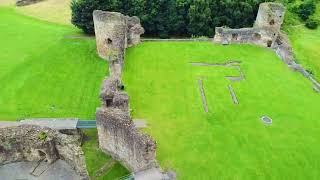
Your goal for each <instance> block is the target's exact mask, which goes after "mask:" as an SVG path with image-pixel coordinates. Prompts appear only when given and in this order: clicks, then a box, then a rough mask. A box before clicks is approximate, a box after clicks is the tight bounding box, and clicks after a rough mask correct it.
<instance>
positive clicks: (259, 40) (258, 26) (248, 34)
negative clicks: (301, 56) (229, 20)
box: [214, 3, 285, 47]
mask: <svg viewBox="0 0 320 180" xmlns="http://www.w3.org/2000/svg"><path fill="white" fill-rule="evenodd" d="M284 13H285V8H284V7H283V5H282V4H279V3H261V4H260V6H259V11H258V15H257V18H256V21H255V25H254V27H253V28H242V29H229V28H222V27H217V28H216V31H215V37H214V42H217V43H223V44H230V43H250V44H256V45H261V46H264V47H272V46H273V44H274V43H275V41H276V39H277V38H278V36H279V33H280V28H281V25H282V23H283V19H284Z"/></svg>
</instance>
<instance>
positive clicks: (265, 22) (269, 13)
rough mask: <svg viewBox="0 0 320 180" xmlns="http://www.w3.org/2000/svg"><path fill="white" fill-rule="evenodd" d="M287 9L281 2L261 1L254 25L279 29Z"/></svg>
mask: <svg viewBox="0 0 320 180" xmlns="http://www.w3.org/2000/svg"><path fill="white" fill-rule="evenodd" d="M285 11H286V8H285V7H284V6H283V5H282V4H280V3H261V4H260V6H259V11H258V14H257V18H256V21H255V24H254V27H256V28H269V29H270V30H274V31H279V30H280V28H281V25H282V23H283V19H284V14H285Z"/></svg>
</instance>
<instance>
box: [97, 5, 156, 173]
mask: <svg viewBox="0 0 320 180" xmlns="http://www.w3.org/2000/svg"><path fill="white" fill-rule="evenodd" d="M93 17H94V24H95V32H96V39H97V49H98V53H99V55H100V57H102V58H103V59H106V60H107V61H108V62H109V69H110V76H109V77H107V78H106V79H105V80H104V82H103V86H102V88H101V93H100V98H101V101H102V106H101V107H100V108H98V109H97V113H96V119H97V129H98V135H99V146H100V148H101V149H102V150H103V151H105V152H106V153H108V154H110V155H111V156H112V157H113V158H114V159H117V160H119V161H120V162H121V163H122V164H123V165H124V166H125V167H127V168H128V169H129V170H131V171H134V172H136V171H141V170H145V169H149V168H152V167H158V163H157V161H156V142H155V141H154V140H153V139H152V138H151V137H150V136H149V135H146V134H144V133H142V132H140V131H139V130H138V129H137V128H136V127H135V125H134V123H133V121H132V118H131V116H130V107H129V99H130V98H129V96H128V94H127V93H126V92H125V91H124V88H125V87H124V85H123V83H122V79H121V76H122V69H123V66H124V55H125V49H126V48H127V47H130V46H133V45H137V44H138V43H139V42H140V35H141V34H142V33H143V32H144V29H143V28H142V27H141V25H140V20H139V18H137V17H135V16H134V17H128V16H124V15H122V14H120V13H116V12H104V11H99V10H97V11H94V12H93Z"/></svg>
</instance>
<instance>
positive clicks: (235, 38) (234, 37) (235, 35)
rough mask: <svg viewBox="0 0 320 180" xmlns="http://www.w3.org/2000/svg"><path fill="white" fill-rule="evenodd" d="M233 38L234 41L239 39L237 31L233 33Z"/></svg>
mask: <svg viewBox="0 0 320 180" xmlns="http://www.w3.org/2000/svg"><path fill="white" fill-rule="evenodd" d="M232 40H233V41H236V40H238V34H237V33H233V34H232Z"/></svg>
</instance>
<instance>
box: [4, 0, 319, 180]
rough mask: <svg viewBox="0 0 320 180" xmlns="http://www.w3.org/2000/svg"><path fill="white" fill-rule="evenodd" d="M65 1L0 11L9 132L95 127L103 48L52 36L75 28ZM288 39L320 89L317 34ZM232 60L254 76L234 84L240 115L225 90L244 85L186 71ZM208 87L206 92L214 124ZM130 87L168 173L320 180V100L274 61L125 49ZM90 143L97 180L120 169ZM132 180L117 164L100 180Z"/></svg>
mask: <svg viewBox="0 0 320 180" xmlns="http://www.w3.org/2000/svg"><path fill="white" fill-rule="evenodd" d="M60 1H61V3H55V2H56V1H53V0H49V1H44V2H41V3H39V4H34V5H31V6H26V7H24V8H13V7H11V8H7V7H5V8H4V7H0V19H1V23H0V28H1V29H0V32H1V33H0V40H1V41H0V84H1V88H0V120H17V119H22V118H29V117H79V118H81V119H93V118H94V117H95V109H96V107H98V106H99V105H100V102H99V97H98V95H99V89H100V85H101V82H102V79H103V78H104V76H105V75H107V74H108V68H107V63H105V62H104V61H102V60H101V59H100V58H99V57H98V56H97V54H96V47H95V41H94V39H68V38H65V37H67V36H72V35H79V34H80V33H79V30H77V29H75V28H73V27H71V26H69V25H57V24H54V23H59V24H68V21H69V19H70V15H66V13H70V11H69V10H68V9H69V8H68V7H67V6H66V4H67V3H68V2H69V1H68V0H59V2H60ZM62 3H65V5H62ZM3 4H5V5H8V4H11V0H2V1H1V2H0V5H3ZM60 8H61V9H62V10H63V12H64V13H60V12H61V11H60V10H58V9H60ZM67 8H68V9H67ZM22 14H23V15H22ZM24 15H28V16H33V17H36V18H38V19H41V20H42V21H40V20H36V19H33V18H29V17H25V16H24ZM45 21H49V22H51V23H49V22H45ZM52 22H53V23H52ZM288 32H289V36H290V39H291V41H292V43H293V46H294V50H295V53H296V56H297V58H298V60H299V62H300V63H302V64H303V65H304V66H305V67H307V69H310V70H312V71H313V72H314V74H315V76H316V77H317V78H318V79H320V64H319V62H320V59H319V58H320V54H319V52H318V48H317V47H320V42H319V37H320V34H319V32H320V31H319V30H315V31H311V30H307V29H305V28H304V27H303V26H298V27H292V28H291V27H290V29H289V31H288ZM228 60H240V61H242V64H241V68H242V71H243V72H244V73H245V75H246V79H245V80H243V81H241V82H236V83H232V86H233V88H234V89H235V92H236V94H237V96H238V99H239V102H240V104H239V105H234V104H233V102H232V99H231V96H230V93H229V91H228V85H229V84H230V81H229V80H227V79H226V78H225V76H237V75H239V72H238V71H237V70H236V69H235V68H228V67H194V66H192V65H191V64H190V63H189V62H197V61H202V62H208V63H219V62H220V63H221V62H226V61H228ZM199 78H201V79H203V80H204V88H205V92H206V96H207V101H208V106H209V113H207V114H206V113H205V112H204V110H203V106H202V101H201V96H200V90H199V87H198V80H199ZM124 81H125V85H126V90H127V91H128V92H129V95H130V97H131V108H132V109H133V111H132V114H133V116H134V118H142V119H146V120H147V121H148V124H149V127H148V128H147V129H146V132H148V133H149V134H151V135H152V136H153V137H154V138H155V139H156V140H157V142H158V151H157V154H158V159H159V161H160V163H161V165H162V167H164V168H165V169H173V170H175V171H177V174H178V177H179V179H197V180H198V179H268V180H269V179H318V177H320V172H319V171H318V170H319V168H320V163H319V162H320V159H319V155H320V151H319V148H320V147H319V146H320V145H319V144H320V140H319V136H320V135H319V134H320V129H319V124H320V122H319V115H320V111H319V105H320V101H319V100H320V96H319V94H316V93H315V92H314V91H313V90H312V84H311V83H310V82H309V81H308V80H307V79H306V78H304V77H303V76H302V75H300V74H299V73H296V72H292V71H291V70H290V69H289V68H288V67H287V66H286V65H285V64H284V63H283V62H282V61H281V60H280V59H278V57H277V56H276V55H275V54H274V53H273V52H272V51H270V50H267V49H264V48H259V47H255V46H250V45H241V46H240V45H232V46H227V47H224V46H218V45H213V44H212V43H209V42H208V43H205V42H202V43H195V42H184V43H175V42H152V43H151V42H149V43H143V44H141V45H139V46H137V47H135V48H130V49H128V51H127V56H126V65H125V74H124ZM263 115H268V116H270V117H271V118H273V124H272V125H271V126H266V125H265V124H263V123H262V122H261V120H260V117H261V116H263ZM86 134H87V135H88V136H89V137H90V140H89V141H86V142H85V143H84V146H83V149H84V151H85V154H86V161H87V166H88V171H89V173H90V175H91V176H94V174H95V173H96V172H97V171H98V170H99V168H100V167H101V166H103V165H104V164H105V163H107V162H108V161H110V160H111V158H110V157H109V156H107V155H105V154H104V153H102V152H101V151H100V150H99V148H98V146H97V132H96V130H88V131H86ZM127 173H128V171H127V170H125V169H124V168H123V167H121V166H120V165H119V164H116V165H115V166H114V168H112V169H111V171H109V172H108V173H107V174H104V175H102V176H101V177H99V178H97V179H102V180H108V179H114V178H116V177H120V176H123V175H125V174H127Z"/></svg>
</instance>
